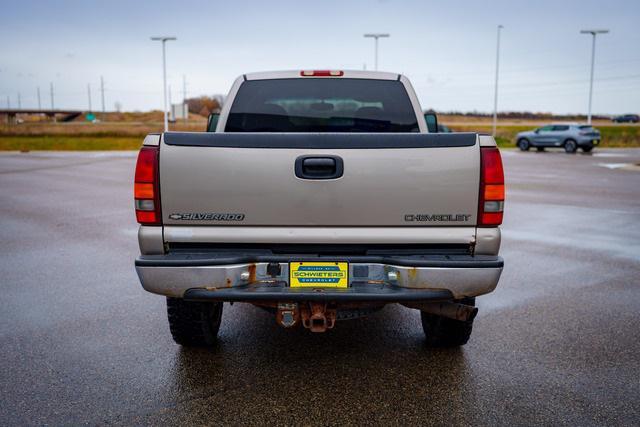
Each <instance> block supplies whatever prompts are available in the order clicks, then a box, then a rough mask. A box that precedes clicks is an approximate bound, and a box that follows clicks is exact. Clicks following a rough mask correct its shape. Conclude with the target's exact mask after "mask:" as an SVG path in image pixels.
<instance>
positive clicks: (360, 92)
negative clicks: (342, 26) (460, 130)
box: [225, 78, 419, 132]
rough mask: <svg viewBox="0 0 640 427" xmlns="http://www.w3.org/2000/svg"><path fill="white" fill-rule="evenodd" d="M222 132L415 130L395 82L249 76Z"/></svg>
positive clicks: (407, 103) (412, 113) (402, 92)
mask: <svg viewBox="0 0 640 427" xmlns="http://www.w3.org/2000/svg"><path fill="white" fill-rule="evenodd" d="M225 132H419V128H418V122H417V118H416V114H415V111H414V109H413V106H412V105H411V101H410V99H409V95H408V94H407V91H406V90H405V88H404V85H403V84H402V83H401V82H400V81H397V80H372V79H334V78H324V79H323V78H297V79H274V80H250V81H246V82H244V83H242V85H241V86H240V89H239V91H238V93H237V95H236V97H235V100H234V102H233V105H232V106H231V110H230V112H229V118H228V119H227V124H226V127H225Z"/></svg>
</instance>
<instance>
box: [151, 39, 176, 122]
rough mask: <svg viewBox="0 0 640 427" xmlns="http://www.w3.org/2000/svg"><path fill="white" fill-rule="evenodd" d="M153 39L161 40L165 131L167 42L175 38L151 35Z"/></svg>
mask: <svg viewBox="0 0 640 427" xmlns="http://www.w3.org/2000/svg"><path fill="white" fill-rule="evenodd" d="M151 40H153V41H161V42H162V89H163V92H164V131H165V132H167V131H168V130H169V118H168V116H167V48H166V46H167V42H168V41H171V40H176V38H175V37H167V36H161V37H151Z"/></svg>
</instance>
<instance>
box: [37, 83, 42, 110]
mask: <svg viewBox="0 0 640 427" xmlns="http://www.w3.org/2000/svg"><path fill="white" fill-rule="evenodd" d="M37 92H38V110H42V102H41V101H40V86H38V87H37Z"/></svg>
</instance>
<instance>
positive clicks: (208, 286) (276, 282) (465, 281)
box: [136, 255, 503, 302]
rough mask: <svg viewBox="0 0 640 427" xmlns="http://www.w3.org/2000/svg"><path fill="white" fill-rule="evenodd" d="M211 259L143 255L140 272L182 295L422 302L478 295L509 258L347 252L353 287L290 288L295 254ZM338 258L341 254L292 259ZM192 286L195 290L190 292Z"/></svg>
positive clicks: (166, 291)
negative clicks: (359, 254) (382, 255)
mask: <svg viewBox="0 0 640 427" xmlns="http://www.w3.org/2000/svg"><path fill="white" fill-rule="evenodd" d="M259 258H265V257H257V258H256V259H252V260H244V261H245V262H237V263H225V262H228V261H234V259H220V258H215V259H208V258H204V257H191V256H181V257H175V256H173V257H172V256H160V255H158V256H142V257H140V258H138V259H137V260H136V271H137V273H138V277H139V278H140V283H141V284H142V287H143V288H144V289H145V290H147V291H149V292H152V293H155V294H160V295H166V296H170V297H179V298H194V299H203V298H205V297H206V299H216V300H220V301H250V300H283V301H286V300H318V299H320V300H332V299H336V300H349V301H373V300H376V301H380V300H385V301H389V302H392V301H396V302H400V301H419V300H428V299H446V298H447V297H448V298H456V299H457V298H463V297H473V296H478V295H482V294H486V293H489V292H491V291H493V290H494V289H495V287H496V285H497V284H498V280H499V279H500V274H501V273H502V268H503V260H502V258H500V257H489V256H484V257H483V256H477V257H472V256H458V257H403V258H398V257H351V258H349V257H347V259H344V258H340V260H341V261H342V260H344V261H348V262H349V281H350V287H349V288H348V289H346V290H344V289H343V290H340V289H327V288H323V289H322V290H317V289H312V288H310V289H298V288H290V287H289V286H288V282H289V262H288V261H289V259H287V260H283V259H282V258H283V257H270V258H271V259H259ZM291 260H292V261H311V260H313V261H335V260H336V258H331V259H328V258H319V257H314V258H313V259H309V258H306V259H305V258H292V259H291ZM187 291H189V292H187Z"/></svg>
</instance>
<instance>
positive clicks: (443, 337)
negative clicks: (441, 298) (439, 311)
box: [420, 298, 476, 347]
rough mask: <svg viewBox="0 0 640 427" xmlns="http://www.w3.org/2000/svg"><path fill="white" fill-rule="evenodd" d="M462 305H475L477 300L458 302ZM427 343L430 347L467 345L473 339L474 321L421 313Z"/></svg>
mask: <svg viewBox="0 0 640 427" xmlns="http://www.w3.org/2000/svg"><path fill="white" fill-rule="evenodd" d="M456 302H459V303H461V304H466V305H475V303H476V301H475V298H465V299H464V300H460V301H456ZM420 317H421V318H422V329H423V330H424V334H425V337H426V339H425V341H426V344H427V346H429V347H458V346H461V345H465V344H466V343H467V341H469V337H471V330H472V329H473V320H467V321H460V320H454V319H449V318H448V317H442V316H437V315H435V314H431V313H425V312H424V311H421V312H420Z"/></svg>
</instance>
